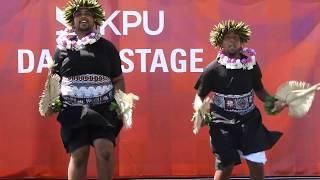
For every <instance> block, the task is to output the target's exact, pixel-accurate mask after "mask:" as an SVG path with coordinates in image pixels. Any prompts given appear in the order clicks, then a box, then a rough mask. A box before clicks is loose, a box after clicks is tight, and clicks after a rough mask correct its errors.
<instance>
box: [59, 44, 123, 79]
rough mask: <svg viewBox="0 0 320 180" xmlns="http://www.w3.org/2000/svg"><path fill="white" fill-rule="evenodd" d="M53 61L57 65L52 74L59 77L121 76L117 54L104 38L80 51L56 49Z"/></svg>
mask: <svg viewBox="0 0 320 180" xmlns="http://www.w3.org/2000/svg"><path fill="white" fill-rule="evenodd" d="M53 59H54V62H55V63H58V66H57V67H56V68H55V69H54V72H55V73H57V74H59V75H60V76H61V77H70V76H76V75H82V74H99V75H105V76H108V77H109V78H111V79H112V78H114V77H117V76H119V75H121V74H122V70H121V60H120V57H119V52H118V50H117V49H116V48H115V47H114V45H113V44H112V43H111V42H110V41H108V40H106V39H104V38H100V39H99V40H98V41H97V42H95V43H94V44H90V45H86V48H85V49H82V50H80V51H72V50H60V49H57V50H56V52H55V54H54V57H53Z"/></svg>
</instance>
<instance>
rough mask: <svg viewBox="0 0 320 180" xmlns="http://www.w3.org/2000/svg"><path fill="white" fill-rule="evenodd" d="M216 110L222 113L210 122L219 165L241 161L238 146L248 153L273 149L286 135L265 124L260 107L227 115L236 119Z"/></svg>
mask: <svg viewBox="0 0 320 180" xmlns="http://www.w3.org/2000/svg"><path fill="white" fill-rule="evenodd" d="M215 113H216V114H218V113H219V115H220V117H215V118H214V119H213V121H212V122H211V123H210V125H209V127H210V130H209V133H210V137H211V147H212V151H213V153H214V154H215V156H216V168H217V169H223V168H224V167H227V166H229V165H232V164H233V165H237V164H240V163H241V160H240V155H239V153H238V150H240V151H241V152H242V153H243V154H244V155H248V154H251V153H256V152H260V151H265V150H267V149H270V148H271V147H272V146H273V145H274V144H275V143H276V142H277V141H278V140H279V138H280V136H281V135H282V133H280V132H270V131H268V130H267V129H266V128H265V126H264V125H263V124H262V122H261V114H260V112H259V110H258V109H254V110H252V111H251V112H250V113H248V114H246V115H244V116H240V115H235V116H233V117H230V114H228V115H227V116H228V118H227V119H229V120H233V121H229V120H226V119H224V118H222V117H225V116H223V115H226V114H225V113H223V112H215Z"/></svg>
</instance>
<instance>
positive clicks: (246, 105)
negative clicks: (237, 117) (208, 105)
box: [213, 91, 255, 115]
mask: <svg viewBox="0 0 320 180" xmlns="http://www.w3.org/2000/svg"><path fill="white" fill-rule="evenodd" d="M253 97H254V95H253V91H250V92H248V93H246V94H241V95H225V94H220V93H216V94H215V96H214V97H213V104H214V105H216V106H217V107H220V108H222V109H224V110H225V111H229V112H235V113H239V114H241V115H244V114H246V113H248V112H250V111H252V110H253V109H254V108H255V105H254V103H253Z"/></svg>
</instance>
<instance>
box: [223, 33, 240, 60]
mask: <svg viewBox="0 0 320 180" xmlns="http://www.w3.org/2000/svg"><path fill="white" fill-rule="evenodd" d="M221 46H222V50H223V52H224V53H225V54H227V55H230V56H235V55H238V54H239V53H240V50H241V42H240V36H239V35H238V34H236V33H234V32H232V31H230V32H228V33H227V34H225V35H224V37H223V41H222V45H221Z"/></svg>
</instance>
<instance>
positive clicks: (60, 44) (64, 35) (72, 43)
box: [56, 28, 101, 51]
mask: <svg viewBox="0 0 320 180" xmlns="http://www.w3.org/2000/svg"><path fill="white" fill-rule="evenodd" d="M59 33H60V35H59V37H58V38H57V40H56V41H57V48H58V49H61V50H66V49H69V50H73V51H79V50H81V49H83V48H85V46H86V45H87V44H93V43H95V42H97V41H98V40H99V39H100V38H101V34H100V33H99V32H92V33H90V34H88V35H87V36H85V37H83V38H81V39H78V38H77V34H76V33H75V32H74V31H73V30H72V29H68V28H67V29H65V30H64V31H60V32H59ZM72 39H75V40H72Z"/></svg>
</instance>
